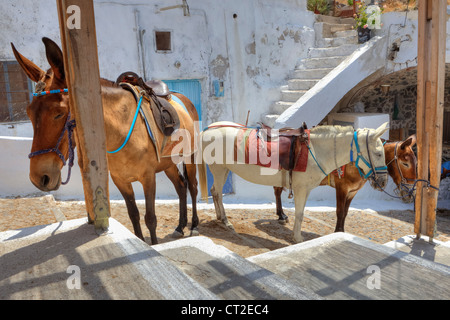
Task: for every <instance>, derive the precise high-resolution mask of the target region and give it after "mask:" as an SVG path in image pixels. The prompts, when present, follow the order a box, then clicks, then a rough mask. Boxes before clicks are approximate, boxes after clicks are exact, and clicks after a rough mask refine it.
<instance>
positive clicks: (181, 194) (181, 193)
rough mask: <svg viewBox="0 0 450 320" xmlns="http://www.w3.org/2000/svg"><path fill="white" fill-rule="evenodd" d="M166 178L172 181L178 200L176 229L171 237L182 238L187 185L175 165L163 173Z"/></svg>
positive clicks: (185, 215)
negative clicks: (178, 213) (178, 214)
mask: <svg viewBox="0 0 450 320" xmlns="http://www.w3.org/2000/svg"><path fill="white" fill-rule="evenodd" d="M164 172H165V174H166V175H167V177H168V178H169V179H170V181H172V183H173V185H174V187H175V190H176V191H177V194H178V198H179V212H180V216H179V219H178V227H177V228H176V229H175V231H174V232H173V234H172V236H173V237H175V238H182V237H183V236H184V232H183V229H184V228H185V227H186V225H187V199H186V197H187V184H186V181H185V180H184V177H182V176H180V173H179V172H178V169H177V167H176V166H175V165H173V166H170V168H169V169H167V170H165V171H164Z"/></svg>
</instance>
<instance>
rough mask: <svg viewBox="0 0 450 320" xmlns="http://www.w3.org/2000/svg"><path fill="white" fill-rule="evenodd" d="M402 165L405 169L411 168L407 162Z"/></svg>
mask: <svg viewBox="0 0 450 320" xmlns="http://www.w3.org/2000/svg"><path fill="white" fill-rule="evenodd" d="M401 164H402V165H403V166H404V167H406V168H409V163H407V162H401Z"/></svg>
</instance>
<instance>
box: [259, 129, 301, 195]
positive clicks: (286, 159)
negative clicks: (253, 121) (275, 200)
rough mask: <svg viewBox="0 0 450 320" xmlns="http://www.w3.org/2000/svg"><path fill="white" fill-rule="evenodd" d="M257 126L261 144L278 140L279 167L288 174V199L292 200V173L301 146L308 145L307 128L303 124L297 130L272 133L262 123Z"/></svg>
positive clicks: (281, 130) (282, 130) (299, 154)
mask: <svg viewBox="0 0 450 320" xmlns="http://www.w3.org/2000/svg"><path fill="white" fill-rule="evenodd" d="M259 124H260V125H261V129H263V130H260V131H262V134H260V135H259V137H260V138H261V139H262V140H263V143H270V142H271V141H273V140H275V139H277V140H278V148H279V161H280V166H281V168H282V169H284V170H286V171H288V172H289V189H290V192H289V198H292V196H293V194H292V172H293V171H294V169H295V168H296V166H297V163H298V161H299V160H300V159H299V158H300V156H301V149H302V144H306V145H307V144H308V143H309V134H308V130H307V129H308V127H307V126H306V123H305V122H303V123H302V126H301V127H299V128H282V129H279V130H278V132H273V131H274V129H273V128H271V127H269V126H268V125H265V124H264V123H259ZM303 156H305V155H303ZM306 157H307V155H306Z"/></svg>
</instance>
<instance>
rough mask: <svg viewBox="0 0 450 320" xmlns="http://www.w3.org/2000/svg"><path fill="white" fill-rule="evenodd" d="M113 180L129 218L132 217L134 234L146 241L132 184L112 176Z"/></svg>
mask: <svg viewBox="0 0 450 320" xmlns="http://www.w3.org/2000/svg"><path fill="white" fill-rule="evenodd" d="M111 178H112V179H113V182H114V184H115V185H116V187H117V189H119V191H120V193H121V194H122V197H123V199H124V200H125V204H126V206H127V211H128V216H129V217H130V220H131V224H132V225H133V229H134V234H135V235H136V237H138V238H139V239H141V240H142V241H145V240H144V235H143V234H142V229H141V224H140V223H139V220H140V217H139V210H138V208H137V206H136V201H135V198H134V191H133V186H132V185H131V183H123V182H121V181H120V180H119V179H114V177H113V176H111Z"/></svg>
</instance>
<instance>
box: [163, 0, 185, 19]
mask: <svg viewBox="0 0 450 320" xmlns="http://www.w3.org/2000/svg"><path fill="white" fill-rule="evenodd" d="M177 8H183V15H184V16H185V17H189V16H190V15H191V14H190V12H189V5H188V4H187V0H183V4H177V5H175V6H169V7H164V8H159V11H158V12H163V11H167V10H172V9H177Z"/></svg>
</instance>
